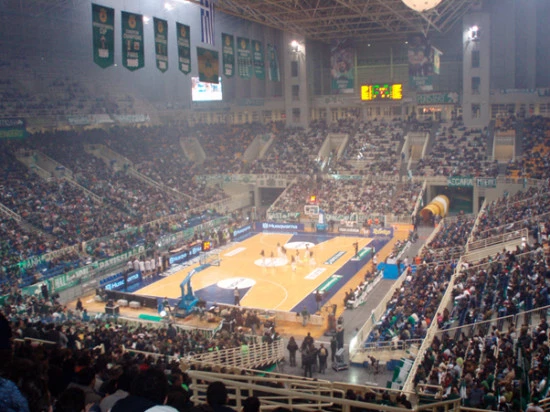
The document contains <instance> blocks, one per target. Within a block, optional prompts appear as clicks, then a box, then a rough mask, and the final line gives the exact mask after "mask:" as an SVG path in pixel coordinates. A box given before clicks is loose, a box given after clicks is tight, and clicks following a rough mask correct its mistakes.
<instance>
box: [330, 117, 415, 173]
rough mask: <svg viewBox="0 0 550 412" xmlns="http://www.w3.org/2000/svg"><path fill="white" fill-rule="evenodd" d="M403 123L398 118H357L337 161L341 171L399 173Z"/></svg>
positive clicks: (336, 166) (337, 167)
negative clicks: (364, 120) (388, 119)
mask: <svg viewBox="0 0 550 412" xmlns="http://www.w3.org/2000/svg"><path fill="white" fill-rule="evenodd" d="M405 127H406V125H405V124H404V122H402V121H401V120H394V121H391V122H386V121H385V120H373V121H369V122H360V123H358V124H357V125H356V127H355V128H354V130H353V132H352V133H350V134H349V143H348V145H347V147H346V149H345V151H344V153H343V155H342V157H341V158H340V159H339V160H338V162H337V164H336V165H335V166H333V167H334V168H335V169H336V170H338V172H339V173H340V174H344V172H346V173H351V174H361V175H367V174H370V175H376V176H381V175H384V176H395V175H397V174H398V173H399V165H400V161H401V157H400V155H399V153H398V150H399V148H400V145H401V144H402V143H403V133H404V129H405Z"/></svg>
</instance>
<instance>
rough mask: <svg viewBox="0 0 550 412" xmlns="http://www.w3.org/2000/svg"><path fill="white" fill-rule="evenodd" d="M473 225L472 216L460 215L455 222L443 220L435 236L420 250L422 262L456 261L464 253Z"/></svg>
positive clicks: (473, 218)
mask: <svg viewBox="0 0 550 412" xmlns="http://www.w3.org/2000/svg"><path fill="white" fill-rule="evenodd" d="M448 220H450V222H448ZM474 223H475V217H474V216H464V215H460V216H458V217H457V219H456V220H452V219H444V220H443V221H442V222H441V223H440V228H439V230H438V232H437V234H436V235H435V236H434V238H433V239H432V240H431V241H430V242H429V243H428V244H427V245H426V246H425V247H424V248H423V249H422V253H421V255H420V257H421V259H422V261H423V262H426V263H431V262H442V261H448V260H452V259H457V258H458V257H459V256H460V255H462V254H463V252H464V246H465V245H466V243H467V242H468V238H469V237H470V234H471V231H472V228H473V227H474Z"/></svg>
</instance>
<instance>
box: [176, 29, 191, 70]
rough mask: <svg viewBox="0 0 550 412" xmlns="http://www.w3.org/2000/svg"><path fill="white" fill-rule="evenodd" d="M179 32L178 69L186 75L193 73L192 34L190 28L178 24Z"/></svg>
mask: <svg viewBox="0 0 550 412" xmlns="http://www.w3.org/2000/svg"><path fill="white" fill-rule="evenodd" d="M176 28H177V31H178V34H177V39H178V67H179V69H180V71H181V72H182V73H184V74H189V73H190V72H191V34H190V30H189V26H186V25H185V24H181V23H176Z"/></svg>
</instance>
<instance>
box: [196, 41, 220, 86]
mask: <svg viewBox="0 0 550 412" xmlns="http://www.w3.org/2000/svg"><path fill="white" fill-rule="evenodd" d="M197 61H198V63H199V81H201V82H205V83H219V82H220V81H219V69H220V61H219V58H218V52H217V51H214V50H208V49H205V48H203V47H197Z"/></svg>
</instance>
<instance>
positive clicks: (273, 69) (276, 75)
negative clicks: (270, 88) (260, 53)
mask: <svg viewBox="0 0 550 412" xmlns="http://www.w3.org/2000/svg"><path fill="white" fill-rule="evenodd" d="M267 51H268V53H269V72H268V74H269V80H270V81H272V82H280V81H281V73H280V72H279V59H278V57H277V49H276V48H275V46H274V45H272V44H268V45H267Z"/></svg>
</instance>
